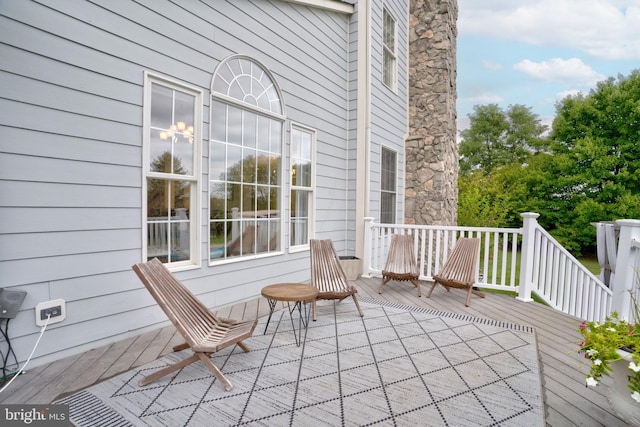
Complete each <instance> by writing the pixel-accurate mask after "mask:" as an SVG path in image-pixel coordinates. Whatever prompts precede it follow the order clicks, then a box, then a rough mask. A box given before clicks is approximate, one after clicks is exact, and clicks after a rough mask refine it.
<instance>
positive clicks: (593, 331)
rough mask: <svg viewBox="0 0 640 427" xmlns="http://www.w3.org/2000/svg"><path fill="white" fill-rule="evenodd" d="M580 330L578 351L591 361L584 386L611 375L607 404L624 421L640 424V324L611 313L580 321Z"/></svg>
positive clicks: (596, 383)
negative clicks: (602, 320) (597, 319)
mask: <svg viewBox="0 0 640 427" xmlns="http://www.w3.org/2000/svg"><path fill="white" fill-rule="evenodd" d="M579 332H580V334H581V335H582V337H583V342H582V343H580V349H579V352H580V353H584V356H585V358H586V359H588V360H589V361H590V363H591V368H590V370H589V373H588V374H587V375H586V381H587V386H593V387H595V386H597V385H598V383H599V382H600V380H601V379H602V376H603V375H606V376H611V377H612V378H613V380H614V382H613V385H612V386H611V387H610V389H609V395H608V397H609V403H610V404H611V406H612V408H613V409H614V410H615V411H616V412H617V413H618V415H620V416H621V417H622V418H624V419H625V420H626V421H628V422H633V423H634V424H635V425H640V323H638V322H636V323H631V322H628V321H626V320H624V319H620V318H619V316H618V313H616V312H614V313H612V314H611V315H610V316H608V317H607V318H606V319H605V321H604V322H587V321H584V322H582V323H581V324H580V329H579Z"/></svg>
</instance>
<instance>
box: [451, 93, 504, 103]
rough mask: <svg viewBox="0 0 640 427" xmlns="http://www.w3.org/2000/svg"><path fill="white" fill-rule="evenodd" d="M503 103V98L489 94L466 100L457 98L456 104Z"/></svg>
mask: <svg viewBox="0 0 640 427" xmlns="http://www.w3.org/2000/svg"><path fill="white" fill-rule="evenodd" d="M503 101H504V98H501V97H499V96H498V95H494V94H491V93H481V94H478V95H475V96H470V97H467V98H458V102H466V103H470V104H499V103H501V102H503Z"/></svg>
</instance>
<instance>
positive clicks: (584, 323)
mask: <svg viewBox="0 0 640 427" xmlns="http://www.w3.org/2000/svg"><path fill="white" fill-rule="evenodd" d="M586 327H587V321H586V320H583V321H582V323H580V329H585V328H586Z"/></svg>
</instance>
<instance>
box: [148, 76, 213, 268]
mask: <svg viewBox="0 0 640 427" xmlns="http://www.w3.org/2000/svg"><path fill="white" fill-rule="evenodd" d="M144 90H145V105H144V115H145V126H144V135H145V138H144V153H145V154H144V166H143V175H144V176H143V178H144V184H143V185H144V188H145V192H144V197H145V201H144V203H143V206H144V211H145V222H146V227H145V242H146V245H145V248H144V250H145V251H146V258H147V259H152V258H155V257H157V258H158V259H160V260H161V261H162V262H163V263H166V264H170V265H172V266H174V267H178V266H181V265H184V266H186V265H198V264H199V258H200V257H199V256H198V243H197V240H198V239H197V232H198V226H197V223H196V219H197V215H196V213H197V212H198V184H199V183H198V180H199V169H198V164H199V157H198V156H199V145H200V132H199V131H198V128H199V126H200V122H201V117H202V116H201V108H202V107H201V106H202V93H201V92H200V91H198V90H196V89H192V88H189V87H186V86H182V85H180V84H177V83H173V82H169V81H166V80H164V79H162V78H159V77H154V76H151V75H146V77H145V89H144Z"/></svg>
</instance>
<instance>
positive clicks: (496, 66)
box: [482, 60, 502, 71]
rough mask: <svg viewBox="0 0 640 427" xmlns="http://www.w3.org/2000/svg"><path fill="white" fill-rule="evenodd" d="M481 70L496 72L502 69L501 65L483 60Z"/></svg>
mask: <svg viewBox="0 0 640 427" xmlns="http://www.w3.org/2000/svg"><path fill="white" fill-rule="evenodd" d="M482 68H484V69H485V70H491V71H497V70H501V69H502V64H498V63H496V62H492V61H487V60H484V61H482Z"/></svg>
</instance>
